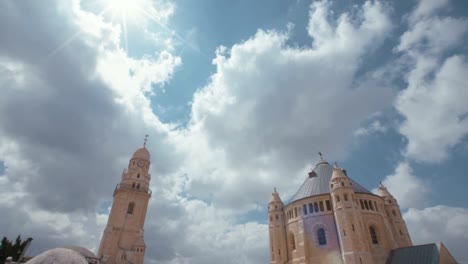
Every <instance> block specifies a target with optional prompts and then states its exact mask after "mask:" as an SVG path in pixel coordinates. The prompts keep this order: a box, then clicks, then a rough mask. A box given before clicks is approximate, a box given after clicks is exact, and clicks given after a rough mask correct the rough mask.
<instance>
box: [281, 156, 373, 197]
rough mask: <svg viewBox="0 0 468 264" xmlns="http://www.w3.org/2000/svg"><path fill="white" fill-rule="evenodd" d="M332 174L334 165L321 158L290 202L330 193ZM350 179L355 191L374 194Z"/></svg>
mask: <svg viewBox="0 0 468 264" xmlns="http://www.w3.org/2000/svg"><path fill="white" fill-rule="evenodd" d="M332 174H333V167H332V166H331V165H330V164H329V163H328V162H326V161H325V160H323V159H322V158H320V160H319V161H318V163H317V165H315V168H314V169H313V170H312V171H311V172H309V176H308V177H307V178H306V179H305V181H304V183H303V184H302V185H301V187H300V188H299V190H297V192H296V194H294V196H293V197H292V198H291V200H290V201H289V203H292V202H294V201H297V200H300V199H303V198H307V197H311V196H315V195H320V194H326V193H330V179H331V177H332ZM348 178H349V177H348ZM349 180H350V181H351V182H352V184H353V185H352V186H353V189H354V191H355V192H358V193H369V194H372V193H371V192H370V191H369V190H367V189H366V188H364V187H363V186H361V185H360V184H358V183H357V182H355V181H353V179H351V178H349Z"/></svg>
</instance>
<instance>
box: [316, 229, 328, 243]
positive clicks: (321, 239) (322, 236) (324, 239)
mask: <svg viewBox="0 0 468 264" xmlns="http://www.w3.org/2000/svg"><path fill="white" fill-rule="evenodd" d="M317 240H318V243H319V245H321V246H323V245H326V244H327V237H326V236H325V230H324V229H323V228H319V229H318V230H317Z"/></svg>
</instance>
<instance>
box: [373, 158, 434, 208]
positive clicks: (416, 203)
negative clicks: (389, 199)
mask: <svg viewBox="0 0 468 264" xmlns="http://www.w3.org/2000/svg"><path fill="white" fill-rule="evenodd" d="M382 183H383V185H384V186H386V187H387V189H388V190H389V192H390V193H391V194H392V195H393V196H394V197H395V198H396V199H397V201H398V204H399V205H400V207H401V208H421V207H423V206H424V205H426V204H427V201H428V194H429V191H430V188H429V184H428V183H427V182H425V181H424V180H422V179H420V178H418V177H416V176H415V175H413V171H412V169H411V167H410V165H409V164H408V163H407V162H402V163H400V164H398V166H397V167H396V168H395V173H394V174H392V175H388V176H387V177H385V180H384V181H383V182H382ZM373 192H374V193H375V192H377V190H373Z"/></svg>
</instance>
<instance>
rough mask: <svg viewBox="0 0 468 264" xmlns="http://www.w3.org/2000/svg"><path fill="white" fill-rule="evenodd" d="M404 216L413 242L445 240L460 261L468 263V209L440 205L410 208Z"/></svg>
mask: <svg viewBox="0 0 468 264" xmlns="http://www.w3.org/2000/svg"><path fill="white" fill-rule="evenodd" d="M403 218H404V219H405V221H406V225H407V227H408V230H409V232H410V235H411V239H412V241H413V244H426V243H437V242H443V243H444V244H445V245H446V246H447V248H448V249H449V250H450V251H451V253H452V255H454V256H455V257H456V258H457V261H459V262H460V263H468V252H467V251H466V241H468V234H467V233H466V232H464V230H468V209H466V208H458V207H448V206H444V205H438V206H434V207H429V208H424V209H421V210H419V209H414V208H412V209H409V210H408V211H407V212H406V213H405V214H404V215H403Z"/></svg>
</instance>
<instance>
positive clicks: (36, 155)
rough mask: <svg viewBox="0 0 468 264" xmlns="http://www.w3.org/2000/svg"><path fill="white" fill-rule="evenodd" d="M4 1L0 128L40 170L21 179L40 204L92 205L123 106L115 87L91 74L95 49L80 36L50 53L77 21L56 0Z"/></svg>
mask: <svg viewBox="0 0 468 264" xmlns="http://www.w3.org/2000/svg"><path fill="white" fill-rule="evenodd" d="M0 5H1V6H0V25H2V26H0V35H1V36H7V37H2V38H0V58H3V69H2V71H1V75H0V83H1V85H2V96H1V97H0V120H1V121H0V131H1V132H2V134H3V135H4V136H6V137H8V138H10V139H14V140H17V141H18V142H21V148H22V151H23V154H24V155H23V156H24V158H26V159H28V160H30V161H31V162H33V163H34V164H36V165H37V172H38V173H37V174H36V177H34V178H28V179H22V180H23V181H25V182H26V186H27V189H28V191H29V193H30V195H32V196H33V197H34V199H35V200H36V201H37V203H38V204H39V205H40V206H41V207H44V208H53V209H55V210H59V211H72V210H75V209H78V208H86V209H93V208H94V205H95V204H96V201H97V199H98V198H99V195H98V194H101V193H102V192H103V190H104V189H105V185H104V184H103V183H104V181H103V179H105V178H107V177H109V176H110V175H109V168H108V167H107V168H106V166H103V165H102V164H110V161H111V160H110V158H107V157H106V155H105V154H108V153H106V152H107V151H106V150H104V149H101V147H102V144H101V142H102V141H105V139H106V137H107V135H108V134H109V132H110V131H111V129H112V128H113V122H114V120H115V119H116V118H117V117H118V116H119V115H120V111H121V109H119V108H118V107H117V106H116V105H115V104H114V103H113V94H112V92H111V90H110V89H108V88H107V87H106V86H105V85H104V84H103V83H102V82H101V81H100V80H99V79H92V78H90V77H89V76H92V74H93V71H94V70H95V65H96V52H95V50H94V49H92V48H91V47H89V46H87V45H86V44H85V43H84V42H83V41H82V40H80V38H76V39H75V40H74V41H71V42H69V45H67V46H66V47H65V48H64V49H63V50H60V51H59V52H57V53H55V54H54V55H53V56H48V55H49V54H50V53H51V52H52V51H53V50H54V49H56V48H57V47H59V46H60V45H61V42H62V41H63V40H64V39H66V38H67V37H69V36H71V35H72V34H74V33H75V32H76V31H78V28H77V27H75V26H73V25H71V24H70V23H71V22H70V21H69V19H67V18H65V17H63V16H61V15H60V14H59V13H57V7H56V5H53V4H48V5H44V4H43V3H39V2H37V1H2V2H1V3H0ZM8 64H11V65H18V67H19V68H18V69H16V70H12V69H8ZM0 67H2V66H0ZM18 78H20V79H21V80H19V79H18ZM101 163H102V164H101ZM16 176H17V177H19V178H21V175H16ZM70 186H73V188H70Z"/></svg>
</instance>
